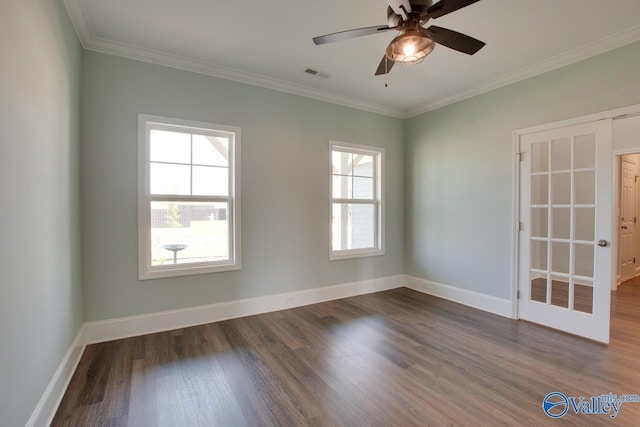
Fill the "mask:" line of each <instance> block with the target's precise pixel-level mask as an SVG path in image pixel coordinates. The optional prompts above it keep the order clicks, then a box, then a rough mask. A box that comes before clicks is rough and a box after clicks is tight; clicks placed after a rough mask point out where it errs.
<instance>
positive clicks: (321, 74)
mask: <svg viewBox="0 0 640 427" xmlns="http://www.w3.org/2000/svg"><path fill="white" fill-rule="evenodd" d="M304 72H305V73H307V74H311V75H312V76H316V77H322V78H325V79H328V78H329V77H331V75H330V74H329V73H325V72H324V71H318V70H314V69H313V68H307V69H306V70H304Z"/></svg>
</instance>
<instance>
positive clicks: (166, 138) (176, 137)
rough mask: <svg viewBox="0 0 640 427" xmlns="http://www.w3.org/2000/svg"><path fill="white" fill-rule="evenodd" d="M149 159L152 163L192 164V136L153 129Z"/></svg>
mask: <svg viewBox="0 0 640 427" xmlns="http://www.w3.org/2000/svg"><path fill="white" fill-rule="evenodd" d="M149 144H150V147H149V151H150V152H149V156H150V157H149V159H150V160H151V161H152V162H171V163H190V162H191V134H189V133H182V132H169V131H166V130H157V129H151V131H150V133H149Z"/></svg>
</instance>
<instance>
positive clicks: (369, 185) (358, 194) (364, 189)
mask: <svg viewBox="0 0 640 427" xmlns="http://www.w3.org/2000/svg"><path fill="white" fill-rule="evenodd" d="M373 184H374V181H373V178H360V177H355V178H353V198H354V199H373Z"/></svg>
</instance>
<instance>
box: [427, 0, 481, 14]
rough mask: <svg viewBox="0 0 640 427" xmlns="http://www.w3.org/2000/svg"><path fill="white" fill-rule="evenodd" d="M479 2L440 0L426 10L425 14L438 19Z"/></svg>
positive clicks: (476, 0)
mask: <svg viewBox="0 0 640 427" xmlns="http://www.w3.org/2000/svg"><path fill="white" fill-rule="evenodd" d="M479 1H480V0H440V1H439V2H438V3H435V4H434V5H433V6H431V7H429V9H427V13H428V14H429V16H430V17H431V18H440V17H441V16H444V15H446V14H448V13H451V12H455V11H456V10H458V9H462V8H463V7H467V6H469V5H471V4H473V3H476V2H479Z"/></svg>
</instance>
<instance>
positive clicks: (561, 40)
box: [65, 0, 640, 117]
mask: <svg viewBox="0 0 640 427" xmlns="http://www.w3.org/2000/svg"><path fill="white" fill-rule="evenodd" d="M65 3H66V5H67V9H68V10H69V14H70V16H71V19H72V21H73V23H74V26H75V28H76V31H77V32H78V35H79V37H80V39H81V42H82V44H83V46H84V47H85V48H86V49H89V50H95V51H99V52H105V53H111V54H116V55H122V56H125V57H129V58H134V59H140V60H144V61H149V62H153V63H158V64H163V65H168V66H172V67H177V68H182V69H187V70H191V71H197V72H201V73H205V74H210V75H214V76H219V77H223V78H227V79H231V80H236V81H241V82H245V83H250V84H254V85H258V86H264V87H269V88H273V89H277V90H282V91H285V92H290V93H296V94H299V95H303V96H309V97H312V98H317V99H323V100H327V101H330V102H335V103H338V104H343V105H349V106H354V107H356V108H361V109H364V110H368V111H375V112H380V113H383V114H387V115H391V116H396V117H410V116H413V115H416V114H419V113H422V112H425V111H428V110H430V109H434V108H437V107H439V106H442V105H446V104H449V103H452V102H455V101H457V100H460V99H464V98H467V97H469V96H473V95H476V94H479V93H482V92H486V91H488V90H491V89H494V88H496V87H500V86H503V85H505V84H509V83H512V82H515V81H518V80H521V79H524V78H527V77H530V76H533V75H536V74H539V73H542V72H545V71H548V70H551V69H554V68H558V67H560V66H563V65H566V64H569V63H573V62H576V61H579V60H581V59H585V58H588V57H590V56H593V55H596V54H598V53H601V52H604V51H606V50H610V49H613V48H616V47H619V46H622V45H625V44H628V43H631V42H634V41H637V40H640V25H639V22H640V21H639V18H638V17H640V1H639V0H607V1H602V0H481V1H480V2H478V3H475V4H473V5H471V6H468V7H466V8H464V9H461V10H458V11H457V12H454V13H451V14H449V15H446V16H444V17H442V18H440V19H437V20H433V21H430V22H429V24H428V25H432V24H433V25H438V26H441V27H446V28H450V29H452V30H456V31H459V32H462V33H465V34H468V35H470V36H472V37H475V38H477V39H480V40H482V41H484V42H486V43H487V45H486V46H485V47H484V48H483V49H482V50H480V51H479V52H478V53H477V54H476V55H474V56H467V55H464V54H461V53H458V52H455V51H452V50H450V49H448V48H446V47H443V46H437V47H436V50H435V51H434V52H433V53H432V54H431V55H429V56H428V57H427V58H426V59H425V61H424V62H423V63H422V64H419V65H415V66H411V67H400V66H396V67H394V69H393V70H392V72H391V73H390V74H389V77H388V87H387V88H385V77H384V76H378V77H376V76H374V72H375V69H376V67H377V66H378V63H379V62H380V59H381V58H382V56H383V54H384V50H385V48H386V45H387V44H388V43H389V41H390V40H391V39H392V38H393V37H394V36H395V34H396V33H395V32H394V31H389V32H386V33H382V34H375V35H371V36H367V37H361V38H356V39H352V40H347V41H342V42H337V43H332V44H327V45H322V46H316V45H314V44H313V42H312V41H311V38H312V37H314V36H318V35H322V34H327V33H332V32H336V31H342V30H348V29H352V28H358V27H364V26H371V25H379V24H382V25H386V6H387V3H386V2H385V0H349V1H345V0H313V1H311V0H294V1H291V0H289V1H285V0H269V1H267V0H262V1H261V0H249V1H234V0H232V1H229V0H227V1H222V0H109V1H105V0H65ZM306 68H313V69H316V70H319V71H322V72H326V73H328V74H330V77H329V78H320V77H314V76H311V75H309V74H306V73H304V70H305V69H306Z"/></svg>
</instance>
